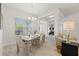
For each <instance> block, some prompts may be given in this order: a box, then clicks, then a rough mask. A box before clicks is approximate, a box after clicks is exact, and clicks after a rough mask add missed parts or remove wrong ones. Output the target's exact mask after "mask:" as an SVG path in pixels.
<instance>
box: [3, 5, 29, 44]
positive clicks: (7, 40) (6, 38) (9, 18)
mask: <svg viewBox="0 0 79 59" xmlns="http://www.w3.org/2000/svg"><path fill="white" fill-rule="evenodd" d="M2 16H3V45H7V44H12V43H15V17H21V18H23V19H26V17H28V16H30V15H29V14H27V13H25V12H22V11H19V10H16V9H13V8H10V7H6V6H5V5H4V4H2Z"/></svg>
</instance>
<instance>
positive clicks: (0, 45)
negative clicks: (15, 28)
mask: <svg viewBox="0 0 79 59" xmlns="http://www.w3.org/2000/svg"><path fill="white" fill-rule="evenodd" d="M2 39H3V30H2V29H0V56H1V55H2Z"/></svg>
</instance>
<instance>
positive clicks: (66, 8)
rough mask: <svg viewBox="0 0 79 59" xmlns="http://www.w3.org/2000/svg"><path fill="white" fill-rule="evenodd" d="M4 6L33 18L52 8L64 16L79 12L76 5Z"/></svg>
mask: <svg viewBox="0 0 79 59" xmlns="http://www.w3.org/2000/svg"><path fill="white" fill-rule="evenodd" d="M4 5H6V6H8V7H12V8H16V9H18V10H21V11H24V12H28V13H30V14H32V15H34V16H41V15H43V14H45V13H46V12H49V11H50V10H52V9H53V8H59V9H60V11H61V12H62V13H63V14H64V15H66V16H67V15H70V14H73V13H78V12H79V4H78V3H5V4H4Z"/></svg>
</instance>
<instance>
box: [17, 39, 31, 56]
mask: <svg viewBox="0 0 79 59" xmlns="http://www.w3.org/2000/svg"><path fill="white" fill-rule="evenodd" d="M16 45H17V55H30V54H31V42H30V41H29V42H28V41H25V40H22V39H21V38H19V39H16Z"/></svg>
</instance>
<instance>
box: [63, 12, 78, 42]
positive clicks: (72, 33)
mask: <svg viewBox="0 0 79 59" xmlns="http://www.w3.org/2000/svg"><path fill="white" fill-rule="evenodd" d="M67 20H72V21H74V22H75V28H74V30H73V31H71V35H74V36H75V37H76V38H77V40H78V41H79V13H77V14H72V15H70V16H68V17H66V18H64V19H63V22H64V21H67Z"/></svg>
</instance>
